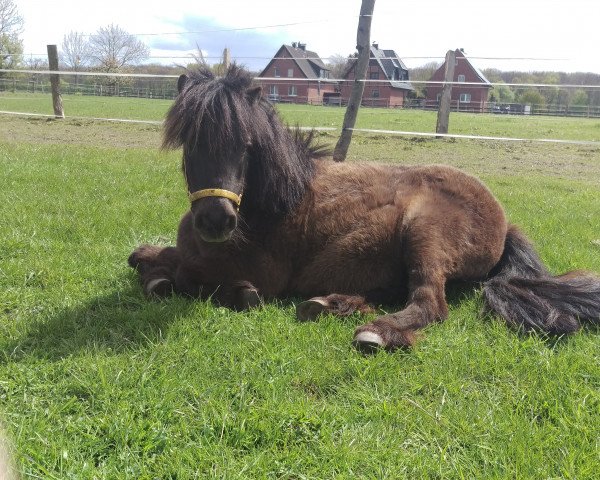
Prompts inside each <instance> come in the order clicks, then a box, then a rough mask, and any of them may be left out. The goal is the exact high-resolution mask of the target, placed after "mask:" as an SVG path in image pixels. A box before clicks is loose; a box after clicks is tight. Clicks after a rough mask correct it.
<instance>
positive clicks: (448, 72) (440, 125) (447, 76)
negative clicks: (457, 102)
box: [435, 50, 456, 138]
mask: <svg viewBox="0 0 600 480" xmlns="http://www.w3.org/2000/svg"><path fill="white" fill-rule="evenodd" d="M455 62H456V53H454V50H448V52H447V53H446V65H445V70H444V88H443V89H442V96H441V98H440V105H439V110H438V116H437V125H436V126H435V133H448V124H449V121H450V101H451V99H452V83H450V82H452V81H453V80H454V64H455ZM438 138H440V137H438Z"/></svg>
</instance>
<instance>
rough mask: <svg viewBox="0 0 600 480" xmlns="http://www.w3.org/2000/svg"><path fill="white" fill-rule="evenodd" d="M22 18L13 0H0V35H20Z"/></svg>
mask: <svg viewBox="0 0 600 480" xmlns="http://www.w3.org/2000/svg"><path fill="white" fill-rule="evenodd" d="M22 32H23V17H22V16H21V15H20V14H19V10H18V9H17V5H16V4H15V2H14V1H13V0H0V35H20V34H21V33H22Z"/></svg>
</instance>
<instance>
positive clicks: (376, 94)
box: [371, 88, 379, 98]
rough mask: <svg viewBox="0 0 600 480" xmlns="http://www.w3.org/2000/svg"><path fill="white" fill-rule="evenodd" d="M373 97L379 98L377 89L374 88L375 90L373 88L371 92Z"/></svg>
mask: <svg viewBox="0 0 600 480" xmlns="http://www.w3.org/2000/svg"><path fill="white" fill-rule="evenodd" d="M371 95H372V97H373V98H379V89H378V88H376V89H375V90H373V92H372V93H371Z"/></svg>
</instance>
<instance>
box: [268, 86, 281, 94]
mask: <svg viewBox="0 0 600 480" xmlns="http://www.w3.org/2000/svg"><path fill="white" fill-rule="evenodd" d="M269 96H270V97H278V96H279V88H278V87H277V85H269Z"/></svg>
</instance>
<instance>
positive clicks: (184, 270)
mask: <svg viewBox="0 0 600 480" xmlns="http://www.w3.org/2000/svg"><path fill="white" fill-rule="evenodd" d="M199 273H200V272H198V271H196V270H194V269H191V268H189V267H186V266H185V265H183V264H181V265H180V266H179V268H178V269H177V272H176V274H175V284H176V286H177V287H176V288H177V292H178V293H181V294H183V295H188V296H190V297H194V298H200V299H202V300H208V299H210V300H212V301H213V302H214V303H216V304H217V305H220V306H222V307H227V308H231V309H232V310H237V311H243V310H248V309H250V308H253V307H257V306H259V305H260V304H261V303H262V299H261V297H260V295H259V292H258V288H256V287H255V286H254V285H252V283H250V282H247V281H237V282H233V283H231V284H224V285H219V284H214V283H206V282H201V281H199V280H198V278H199Z"/></svg>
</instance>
